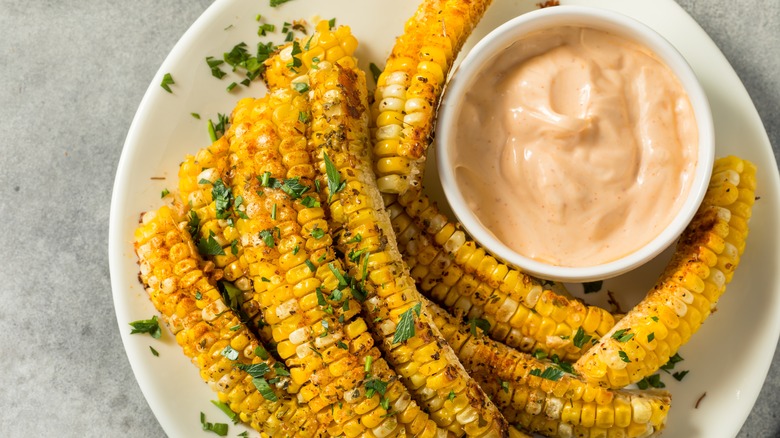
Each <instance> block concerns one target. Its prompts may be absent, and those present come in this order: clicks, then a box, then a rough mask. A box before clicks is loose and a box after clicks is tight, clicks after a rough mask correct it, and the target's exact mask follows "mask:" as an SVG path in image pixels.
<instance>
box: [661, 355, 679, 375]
mask: <svg viewBox="0 0 780 438" xmlns="http://www.w3.org/2000/svg"><path fill="white" fill-rule="evenodd" d="M683 360H684V359H683V358H682V356H680V355H679V354H678V353H675V354H674V356H672V357H670V358H669V361H668V362H666V363H665V364H663V365H661V369H662V370H664V371H669V370H673V369H674V365H675V364H676V363H677V362H682V361H683Z"/></svg>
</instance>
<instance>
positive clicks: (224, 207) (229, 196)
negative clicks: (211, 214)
mask: <svg viewBox="0 0 780 438" xmlns="http://www.w3.org/2000/svg"><path fill="white" fill-rule="evenodd" d="M211 197H212V198H214V203H215V207H216V210H217V219H226V218H227V217H228V216H229V215H230V214H229V212H228V210H229V209H230V203H231V202H232V200H233V192H232V190H230V188H229V187H228V186H226V185H225V183H224V182H223V181H222V179H221V178H220V179H218V180H216V181H214V186H213V187H212V189H211Z"/></svg>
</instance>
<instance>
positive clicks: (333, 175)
mask: <svg viewBox="0 0 780 438" xmlns="http://www.w3.org/2000/svg"><path fill="white" fill-rule="evenodd" d="M324 160H325V173H326V175H327V177H328V204H330V200H331V198H333V195H335V194H336V193H338V192H340V191H341V190H344V187H345V186H346V185H347V182H346V181H342V180H341V175H340V174H339V170H338V169H337V168H336V166H335V165H334V164H333V162H332V161H330V158H329V157H328V154H324Z"/></svg>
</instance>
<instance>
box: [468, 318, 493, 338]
mask: <svg viewBox="0 0 780 438" xmlns="http://www.w3.org/2000/svg"><path fill="white" fill-rule="evenodd" d="M477 329H480V330H482V333H483V334H485V333H487V332H489V331H490V322H488V320H486V319H482V318H471V319H469V332H470V333H471V336H477Z"/></svg>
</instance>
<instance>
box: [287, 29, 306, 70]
mask: <svg viewBox="0 0 780 438" xmlns="http://www.w3.org/2000/svg"><path fill="white" fill-rule="evenodd" d="M291 34H292V33H288V35H291ZM301 53H302V51H301V45H300V44H298V41H293V45H292V51H291V52H290V55H292V60H291V61H290V62H288V63H287V68H289V69H290V70H292V71H293V72H296V69H297V68H298V67H300V66H302V65H303V62H302V61H301V58H300V57H298V56H297V55H300V54H301Z"/></svg>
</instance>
